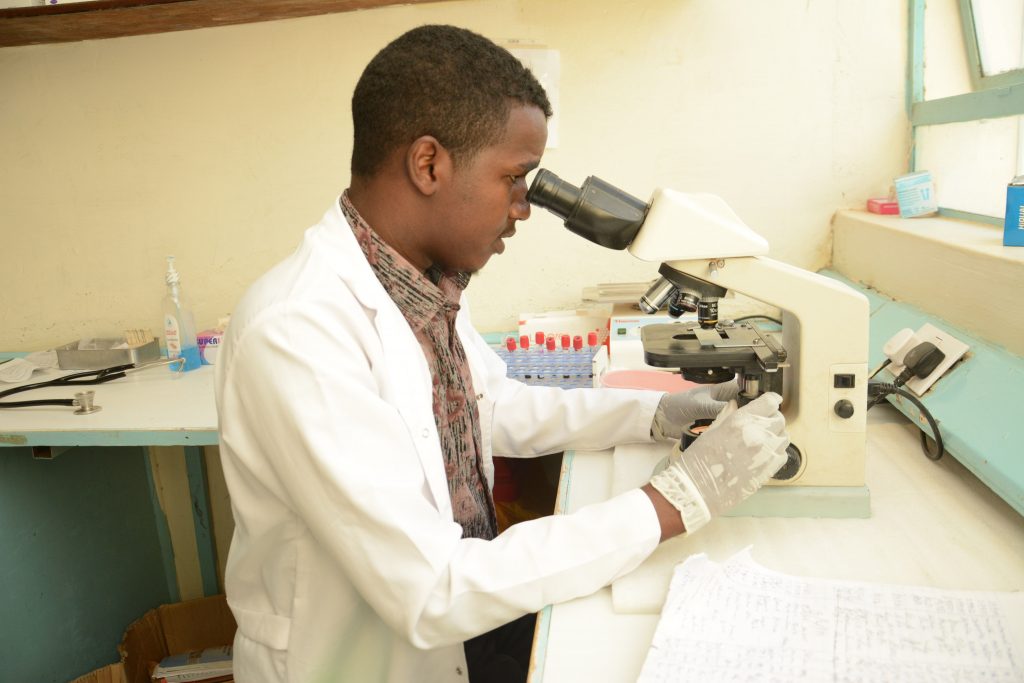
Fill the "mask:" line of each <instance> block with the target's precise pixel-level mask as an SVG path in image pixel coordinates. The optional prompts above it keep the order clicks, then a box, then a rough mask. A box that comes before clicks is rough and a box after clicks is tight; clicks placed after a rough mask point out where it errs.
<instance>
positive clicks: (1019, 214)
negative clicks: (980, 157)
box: [1003, 176, 1024, 247]
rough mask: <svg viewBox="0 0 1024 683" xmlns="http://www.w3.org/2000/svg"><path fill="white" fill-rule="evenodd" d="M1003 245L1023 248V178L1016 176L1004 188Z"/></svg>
mask: <svg viewBox="0 0 1024 683" xmlns="http://www.w3.org/2000/svg"><path fill="white" fill-rule="evenodd" d="M1003 245H1004V246H1007V247H1024V176H1017V177H1016V178H1014V179H1013V180H1012V181H1010V184H1009V185H1007V187H1006V217H1005V218H1004V221H1003Z"/></svg>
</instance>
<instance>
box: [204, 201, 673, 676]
mask: <svg viewBox="0 0 1024 683" xmlns="http://www.w3.org/2000/svg"><path fill="white" fill-rule="evenodd" d="M457 329H458V332H459V334H460V336H461V337H462V340H463V344H464V346H465V349H466V355H467V357H468V359H469V362H470V366H471V368H472V371H473V378H474V379H473V381H474V388H475V390H476V393H477V395H478V397H479V398H478V401H479V408H480V420H481V431H482V433H483V441H484V459H485V461H486V463H487V465H488V467H487V472H488V478H489V480H490V479H492V473H493V464H492V459H491V458H492V454H496V455H509V456H527V457H528V456H534V455H540V454H545V453H551V452H557V451H559V450H562V449H588V450H596V449H604V448H609V447H611V446H612V445H615V444H617V443H627V442H649V441H650V428H651V421H652V419H653V415H654V411H655V408H656V407H657V404H658V401H659V400H660V398H661V396H662V394H661V393H660V392H648V391H632V390H625V389H599V390H595V389H579V390H571V391H564V390H562V389H559V388H551V387H527V386H526V385H524V384H521V383H519V382H516V381H514V380H510V379H507V378H505V376H504V370H505V366H504V364H503V363H502V362H501V360H500V359H499V358H498V357H497V355H496V354H494V353H493V352H492V351H491V350H490V349H489V348H488V347H487V345H486V344H485V342H484V341H483V339H482V338H481V337H480V336H479V335H478V334H477V333H476V332H475V331H474V330H473V328H472V326H471V324H470V321H469V317H468V307H467V306H466V305H465V301H464V302H463V307H462V310H461V311H460V313H459V317H458V321H457ZM216 376H217V381H216V386H217V405H218V411H219V416H220V444H221V457H222V461H223V465H224V474H225V477H226V479H227V484H228V488H229V491H230V494H231V503H232V509H233V513H234V518H235V532H234V538H233V539H232V543H231V549H230V552H229V556H228V562H227V569H226V573H225V583H226V592H227V598H228V604H229V605H230V607H231V609H232V611H233V613H234V615H235V618H236V620H237V622H238V632H237V635H236V637H235V649H234V657H235V676H236V680H238V681H239V682H240V683H253V682H264V681H265V682H269V681H290V682H298V681H303V682H305V681H360V682H374V681H394V682H396V683H397V682H399V681H401V682H403V683H404V682H405V681H425V682H428V683H429V682H432V681H463V682H464V681H466V680H468V677H467V672H466V664H465V657H464V654H463V648H462V642H463V641H464V640H466V639H468V638H470V637H472V636H476V635H479V634H481V633H483V632H486V631H488V630H490V629H492V628H495V627H497V626H499V625H500V624H503V623H505V622H508V621H510V620H512V619H514V618H516V617H518V616H520V615H522V614H524V613H528V612H534V611H538V610H540V609H542V608H543V607H544V606H546V605H548V604H551V603H555V602H560V601H564V600H568V599H572V598H575V597H579V596H582V595H587V594H589V593H591V592H593V591H595V590H597V589H598V588H600V587H602V586H605V585H607V584H608V583H610V582H611V581H613V580H614V579H616V578H617V577H619V576H621V575H623V574H625V573H627V572H629V571H631V570H632V569H633V568H635V567H636V566H637V565H639V564H640V563H641V562H642V561H643V560H644V559H645V558H646V557H647V556H648V555H649V554H650V553H651V551H653V550H654V548H655V547H656V546H657V543H658V538H659V536H660V529H659V525H658V521H657V517H656V515H655V512H654V508H653V506H652V505H651V504H650V502H649V501H648V499H647V497H646V495H645V494H644V493H643V492H641V491H639V490H634V491H630V492H627V493H625V494H622V495H620V496H618V497H616V498H613V499H612V500H610V501H608V502H605V503H602V504H599V505H594V506H590V507H589V508H586V509H584V510H580V511H579V512H577V513H574V514H571V515H564V516H552V517H545V518H542V519H539V520H534V521H530V522H524V523H521V524H518V525H516V526H514V527H513V528H511V529H510V530H508V531H506V532H505V533H503V534H501V535H500V536H499V537H498V538H497V539H495V540H493V541H481V540H476V539H467V540H463V539H462V538H461V529H460V527H459V526H458V525H457V524H456V523H455V522H454V521H453V518H452V511H451V503H450V500H449V496H448V488H447V479H446V477H445V472H444V466H443V462H444V460H443V457H442V454H441V451H440V445H439V441H438V436H437V431H436V428H435V424H434V417H433V408H432V401H431V391H430V386H431V378H430V375H429V372H428V370H427V365H426V362H425V360H424V358H423V355H422V352H421V350H420V347H419V343H418V342H417V340H416V338H415V336H414V335H413V333H412V331H411V330H410V328H409V326H408V324H407V323H406V321H405V319H404V318H403V316H402V314H401V313H400V312H399V310H398V308H397V307H396V306H395V305H394V303H393V302H392V301H391V299H390V298H388V296H387V294H386V293H385V291H384V289H383V288H382V287H381V285H380V283H379V281H378V280H377V279H376V277H375V276H374V274H373V272H372V270H371V269H370V266H369V264H368V263H367V262H366V260H365V258H364V256H363V254H362V252H361V251H360V249H359V247H358V245H357V244H356V241H355V238H354V236H353V234H352V231H351V229H350V228H349V226H348V224H347V223H346V222H345V219H344V217H343V216H342V214H341V212H340V210H339V209H338V206H337V204H335V205H334V206H332V207H331V209H330V210H328V212H327V213H326V214H325V216H324V218H323V219H322V220H321V222H320V223H319V224H318V225H316V226H314V227H312V228H310V229H309V230H308V231H307V232H306V234H305V237H304V239H303V242H302V244H301V245H300V247H299V248H298V249H297V251H296V252H295V253H293V254H292V255H291V256H290V257H288V258H287V259H285V260H284V261H283V262H282V263H280V264H279V265H277V266H276V267H275V268H273V269H272V270H271V271H270V272H269V273H267V274H266V275H265V276H264V277H262V278H261V279H260V280H259V281H257V282H256V283H255V284H254V285H253V286H252V287H251V288H250V290H249V291H248V292H247V294H246V295H245V296H244V297H243V299H242V301H241V302H240V303H239V305H238V306H237V307H236V309H235V310H234V312H233V314H232V319H231V326H230V327H229V328H228V331H227V334H226V336H225V340H224V344H223V346H222V347H221V352H220V356H219V359H218V364H217V366H216ZM492 483H493V482H492Z"/></svg>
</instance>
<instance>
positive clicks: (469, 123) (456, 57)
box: [352, 25, 551, 177]
mask: <svg viewBox="0 0 1024 683" xmlns="http://www.w3.org/2000/svg"><path fill="white" fill-rule="evenodd" d="M521 105H528V106H530V105H532V106H535V107H537V108H538V109H540V110H541V111H543V112H544V115H545V116H548V117H550V116H551V103H550V102H549V101H548V97H547V94H546V93H545V92H544V88H543V87H542V86H541V84H540V83H539V82H538V81H537V79H536V77H534V75H533V74H532V73H531V72H530V70H529V69H527V68H526V67H525V66H524V65H523V64H522V63H521V62H520V61H519V60H518V59H516V58H515V57H514V56H513V55H512V54H511V53H510V52H509V51H508V50H506V49H504V48H502V47H499V46H498V45H496V44H494V43H493V42H491V41H490V40H488V39H487V38H485V37H483V36H481V35H479V34H476V33H473V32H472V31H468V30H466V29H463V28H458V27H456V26H443V25H428V26H420V27H419V28H415V29H412V30H411V31H409V32H407V33H405V34H403V35H401V36H399V37H398V38H396V39H395V40H394V41H392V42H391V43H389V44H388V45H387V46H386V47H385V48H384V49H383V50H381V51H380V52H378V53H377V55H376V56H375V57H374V58H373V59H372V60H370V63H369V64H367V66H366V68H365V69H364V70H363V74H362V76H360V78H359V82H358V83H357V84H356V88H355V92H354V93H353V95H352V123H353V128H354V140H353V147H352V175H354V176H363V177H368V176H371V175H373V174H374V173H375V172H376V171H377V170H379V169H380V167H381V165H382V164H383V162H384V159H385V158H387V156H388V155H389V154H391V152H392V151H394V150H395V149H396V148H399V147H401V146H404V145H409V144H411V143H412V142H413V141H414V140H416V139H417V138H419V137H421V136H423V135H432V136H433V137H435V138H437V140H438V141H439V142H440V143H441V144H442V145H444V147H445V149H447V150H448V152H449V153H450V154H451V155H452V157H453V160H454V161H455V162H456V163H458V162H459V161H461V160H463V159H471V158H472V157H473V156H474V155H475V154H476V153H477V152H479V151H480V150H481V149H483V148H484V147H486V146H488V145H489V144H492V143H494V142H496V141H497V140H498V139H499V138H500V136H501V135H502V133H503V132H504V130H505V125H506V124H507V122H508V118H509V114H510V112H511V110H512V108H513V107H515V106H521Z"/></svg>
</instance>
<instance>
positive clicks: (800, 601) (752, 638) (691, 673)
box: [639, 549, 1024, 683]
mask: <svg viewBox="0 0 1024 683" xmlns="http://www.w3.org/2000/svg"><path fill="white" fill-rule="evenodd" d="M639 681H641V682H643V683H660V682H662V681H700V682H701V683H709V682H712V681H736V682H738V681H814V682H815V683H817V682H819V681H821V682H828V681H835V682H840V681H858V682H861V681H886V682H888V683H904V682H905V683H916V682H918V681H958V682H959V681H985V682H987V683H997V682H1000V683H1001V682H1004V681H1005V682H1006V683H1011V682H1013V681H1024V594H1021V593H996V592H980V591H947V590H939V589H934V588H925V587H907V586H892V585H884V584H871V583H861V582H851V581H829V580H823V579H808V578H802V577H796V576H789V575H786V574H781V573H778V572H774V571H771V570H769V569H766V568H764V567H762V566H760V565H758V564H757V563H756V562H755V561H754V560H753V558H751V556H750V552H749V549H747V550H745V551H743V552H741V553H738V554H737V555H736V556H734V557H733V558H731V559H730V560H728V561H727V562H724V563H721V564H719V563H716V562H713V561H711V560H710V559H708V558H707V556H705V555H703V554H702V555H696V556H693V557H691V558H689V559H688V560H687V561H686V562H684V563H683V564H680V565H679V566H678V567H677V568H676V570H675V572H674V574H673V577H672V583H671V586H670V587H669V593H668V598H667V600H666V602H665V606H664V608H663V609H662V612H661V618H660V620H659V621H658V627H657V630H656V632H655V634H654V639H653V642H652V643H651V649H650V651H649V652H648V654H647V658H646V660H645V661H644V666H643V669H642V671H641V673H640V678H639Z"/></svg>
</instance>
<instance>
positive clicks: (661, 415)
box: [651, 379, 740, 441]
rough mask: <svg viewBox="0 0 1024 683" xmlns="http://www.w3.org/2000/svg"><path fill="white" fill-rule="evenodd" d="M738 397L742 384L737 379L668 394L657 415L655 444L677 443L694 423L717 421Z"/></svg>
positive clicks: (652, 426) (652, 425)
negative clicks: (698, 421) (720, 414)
mask: <svg viewBox="0 0 1024 683" xmlns="http://www.w3.org/2000/svg"><path fill="white" fill-rule="evenodd" d="M739 393H740V387H739V383H738V381H737V380H735V379H734V380H731V381H729V382H722V383H721V384H702V385H701V386H699V387H694V388H692V389H687V390H686V391H677V392H675V393H671V394H665V395H664V396H662V397H661V402H660V403H659V404H658V408H657V410H655V411H654V421H653V422H652V423H651V436H653V437H654V438H655V440H656V441H678V440H679V439H681V438H683V430H684V429H686V428H688V427H689V426H690V425H692V424H693V423H694V421H695V420H705V419H712V418H714V417H716V416H717V415H718V414H719V413H720V412H722V409H724V408H725V406H727V405H729V401H731V400H732V399H734V398H736V395H737V394H739Z"/></svg>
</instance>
